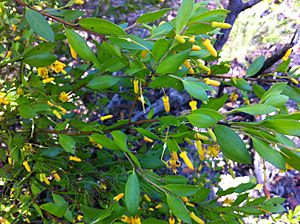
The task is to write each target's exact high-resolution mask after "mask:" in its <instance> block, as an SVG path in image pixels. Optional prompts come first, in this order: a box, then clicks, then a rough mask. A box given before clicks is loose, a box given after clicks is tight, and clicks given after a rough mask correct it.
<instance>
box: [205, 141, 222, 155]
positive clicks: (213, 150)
mask: <svg viewBox="0 0 300 224" xmlns="http://www.w3.org/2000/svg"><path fill="white" fill-rule="evenodd" d="M207 149H208V153H209V154H210V155H211V156H213V157H217V156H218V155H219V151H220V146H219V145H218V144H214V145H209V146H208V147H207Z"/></svg>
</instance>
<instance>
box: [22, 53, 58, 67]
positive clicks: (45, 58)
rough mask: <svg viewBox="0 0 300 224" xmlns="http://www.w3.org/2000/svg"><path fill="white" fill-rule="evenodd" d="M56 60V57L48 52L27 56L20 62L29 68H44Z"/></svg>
mask: <svg viewBox="0 0 300 224" xmlns="http://www.w3.org/2000/svg"><path fill="white" fill-rule="evenodd" d="M56 60H57V57H56V56H55V55H54V54H52V53H49V52H44V53H39V54H33V55H31V54H30V55H28V56H26V57H24V58H23V60H22V62H23V63H25V64H28V65H30V66H36V67H45V66H48V65H50V64H52V63H53V62H55V61H56Z"/></svg>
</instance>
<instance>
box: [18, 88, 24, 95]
mask: <svg viewBox="0 0 300 224" xmlns="http://www.w3.org/2000/svg"><path fill="white" fill-rule="evenodd" d="M17 94H18V95H22V94H23V89H22V88H21V87H18V89H17Z"/></svg>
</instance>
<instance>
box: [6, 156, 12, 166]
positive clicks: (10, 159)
mask: <svg viewBox="0 0 300 224" xmlns="http://www.w3.org/2000/svg"><path fill="white" fill-rule="evenodd" d="M7 161H8V164H9V165H12V164H13V160H12V158H10V157H8V158H7Z"/></svg>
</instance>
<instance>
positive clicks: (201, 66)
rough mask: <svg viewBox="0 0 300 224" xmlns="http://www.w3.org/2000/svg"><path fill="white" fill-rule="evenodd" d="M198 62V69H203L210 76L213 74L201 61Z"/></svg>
mask: <svg viewBox="0 0 300 224" xmlns="http://www.w3.org/2000/svg"><path fill="white" fill-rule="evenodd" d="M197 61H198V67H199V68H201V69H203V70H204V71H206V72H207V73H208V74H209V75H210V73H211V70H210V68H209V67H207V66H206V65H205V64H204V62H203V61H202V60H201V59H198V60H197Z"/></svg>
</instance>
